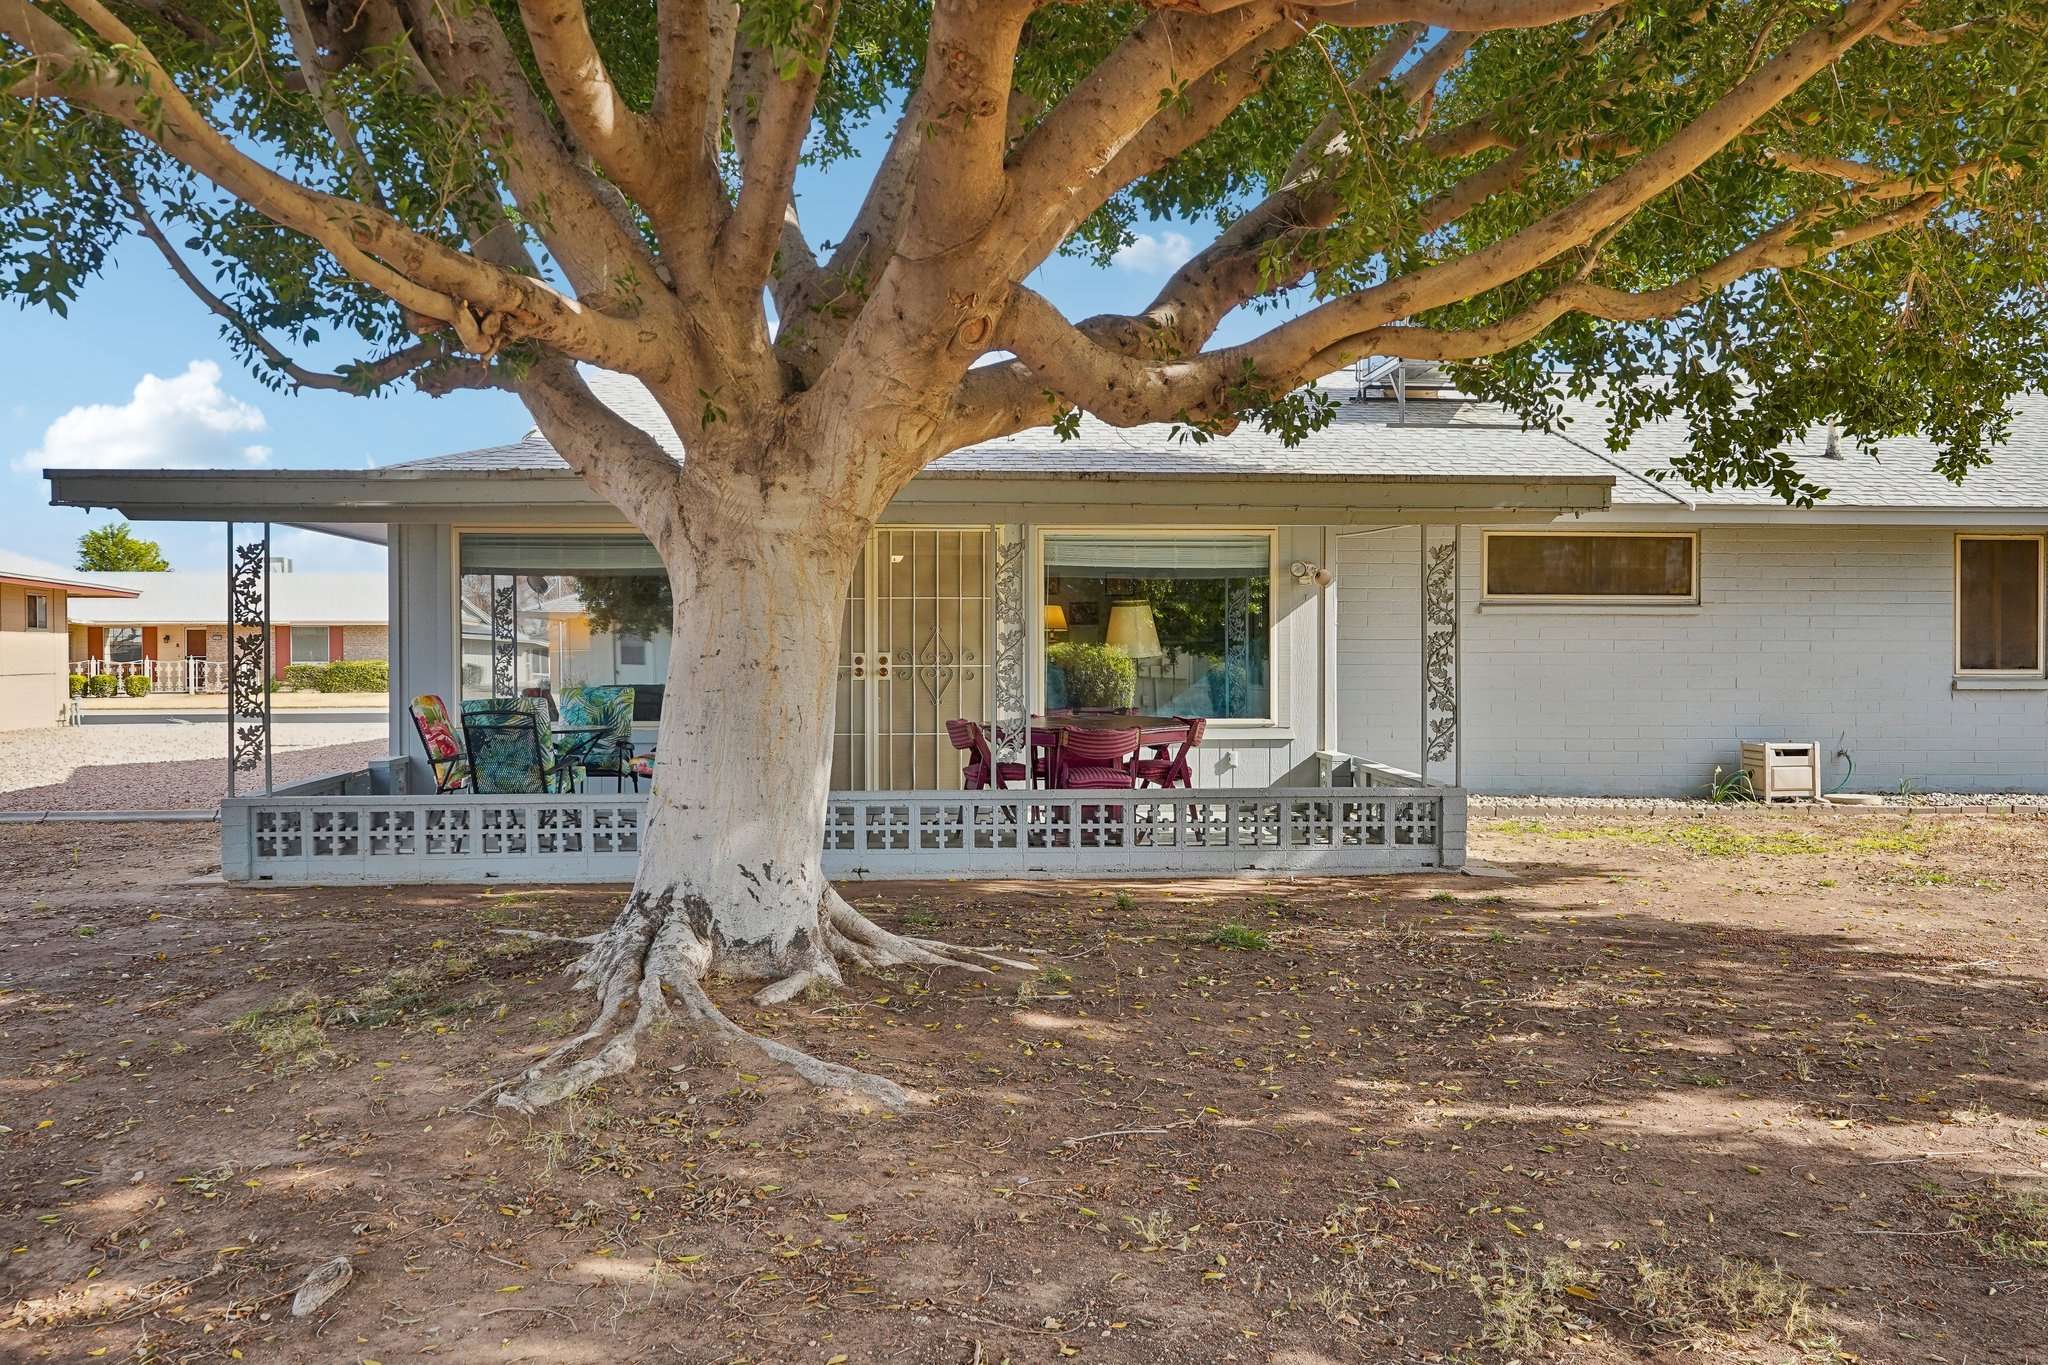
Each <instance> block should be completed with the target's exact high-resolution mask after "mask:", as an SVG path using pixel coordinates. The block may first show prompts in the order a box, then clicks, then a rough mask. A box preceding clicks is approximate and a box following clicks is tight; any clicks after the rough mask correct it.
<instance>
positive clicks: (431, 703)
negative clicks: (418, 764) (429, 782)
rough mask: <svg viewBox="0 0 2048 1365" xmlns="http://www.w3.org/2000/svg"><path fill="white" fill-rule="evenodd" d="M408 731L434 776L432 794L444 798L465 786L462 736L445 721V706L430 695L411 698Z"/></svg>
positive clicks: (467, 770)
mask: <svg viewBox="0 0 2048 1365" xmlns="http://www.w3.org/2000/svg"><path fill="white" fill-rule="evenodd" d="M407 709H408V710H409V711H411V712H412V728H413V729H414V730H416V731H418V732H419V737H420V747H421V748H423V749H425V750H426V751H427V766H428V767H429V768H431V769H432V770H433V773H434V794H435V795H436V796H445V795H447V794H448V793H449V792H457V791H461V790H462V789H463V788H464V787H466V786H468V785H469V759H468V758H467V757H465V756H464V754H463V752H462V737H461V734H460V732H459V731H457V730H456V728H455V722H454V721H452V720H450V719H449V718H448V703H447V702H445V701H442V700H441V699H440V698H439V697H437V696H435V695H434V694H433V693H431V692H425V693H421V694H420V695H419V696H417V697H414V698H413V699H412V705H411V706H410V707H408V708H407Z"/></svg>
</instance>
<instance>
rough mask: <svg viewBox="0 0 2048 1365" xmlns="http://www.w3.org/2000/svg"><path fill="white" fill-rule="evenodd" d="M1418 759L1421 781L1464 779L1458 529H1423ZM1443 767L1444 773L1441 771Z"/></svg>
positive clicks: (1456, 780) (1434, 527)
mask: <svg viewBox="0 0 2048 1365" xmlns="http://www.w3.org/2000/svg"><path fill="white" fill-rule="evenodd" d="M1421 574H1422V762H1421V764H1420V766H1419V767H1418V768H1417V771H1418V772H1419V773H1421V774H1422V777H1423V779H1424V780H1425V781H1430V782H1442V781H1448V782H1449V783H1450V784H1451V785H1452V786H1457V785H1458V784H1459V783H1460V781H1461V780H1462V779H1463V776H1464V772H1463V768H1464V762H1463V758H1464V756H1463V752H1462V746H1461V745H1460V744H1459V739H1458V528H1457V527H1455V526H1425V527H1423V528H1422V562H1421ZM1446 766H1448V768H1449V771H1448V772H1446V771H1444V769H1445V767H1446Z"/></svg>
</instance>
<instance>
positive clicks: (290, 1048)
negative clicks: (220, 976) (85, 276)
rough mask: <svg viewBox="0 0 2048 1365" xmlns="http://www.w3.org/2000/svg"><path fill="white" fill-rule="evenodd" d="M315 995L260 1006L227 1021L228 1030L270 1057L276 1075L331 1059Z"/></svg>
mask: <svg viewBox="0 0 2048 1365" xmlns="http://www.w3.org/2000/svg"><path fill="white" fill-rule="evenodd" d="M320 1019H321V1005H320V999H319V997H318V996H313V995H307V994H303V993H301V994H298V995H292V996H287V997H285V998H284V999H282V1000H277V1001H274V1002H272V1003H271V1004H268V1005H264V1006H260V1007H259V1008H256V1009H253V1010H250V1011H249V1012H248V1013H246V1014H243V1015H241V1016H240V1017H238V1018H236V1019H233V1020H231V1021H229V1023H228V1032H229V1033H233V1034H237V1035H239V1036H241V1037H244V1038H247V1039H248V1040H249V1041H250V1042H252V1043H254V1044H255V1045H256V1050H257V1051H258V1052H260V1053H262V1054H263V1055H264V1056H265V1057H268V1058H270V1060H271V1062H272V1064H273V1065H274V1067H275V1068H276V1070H277V1071H278V1073H279V1074H283V1073H285V1072H288V1071H304V1070H307V1069H308V1068H311V1067H314V1066H318V1065H319V1064H320V1063H321V1062H323V1061H331V1060H333V1058H334V1055H335V1053H334V1049H333V1048H331V1047H329V1046H328V1045H327V1030H326V1029H325V1028H323V1027H322V1026H321V1022H320Z"/></svg>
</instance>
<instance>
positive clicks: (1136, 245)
mask: <svg viewBox="0 0 2048 1365" xmlns="http://www.w3.org/2000/svg"><path fill="white" fill-rule="evenodd" d="M1194 254H1195V244H1194V243H1193V242H1191V241H1189V240H1188V236H1187V234H1186V233H1184V232H1173V231H1171V230H1169V231H1166V232H1162V233H1160V234H1159V235H1158V236H1156V237H1155V236H1153V235H1152V234H1151V233H1149V232H1141V233H1139V234H1138V236H1137V239H1136V240H1135V241H1133V242H1131V243H1130V244H1129V245H1128V246H1126V247H1124V248H1122V249H1121V250H1119V251H1118V252H1117V253H1116V255H1114V256H1112V257H1110V258H1109V263H1110V264H1111V265H1113V266H1115V267H1116V268H1117V269H1119V270H1135V271H1137V272H1138V273H1139V274H1140V275H1163V274H1165V273H1166V272H1167V271H1169V270H1178V269H1179V268H1180V267H1181V266H1183V265H1186V264H1187V261H1188V258H1189V257H1190V256H1193V255H1194Z"/></svg>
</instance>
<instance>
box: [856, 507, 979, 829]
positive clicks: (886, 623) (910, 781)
mask: <svg viewBox="0 0 2048 1365" xmlns="http://www.w3.org/2000/svg"><path fill="white" fill-rule="evenodd" d="M992 612H993V604H992V602H991V583H990V567H989V533H988V532H987V531H986V530H983V529H979V528H974V529H967V530H943V529H925V528H919V527H890V528H886V529H883V530H879V531H877V532H875V534H874V537H873V539H872V540H871V541H870V542H869V544H868V549H867V552H866V554H865V555H864V556H863V558H862V562H861V565H860V567H859V568H858V569H857V570H856V571H855V573H854V583H853V590H852V591H851V592H850V593H848V595H847V603H846V613H845V616H844V618H843V623H842V629H841V635H840V642H839V679H838V695H837V702H838V708H839V710H838V716H837V718H836V720H835V722H834V726H833V737H832V785H833V786H834V787H835V788H839V789H841V790H859V789H863V788H864V789H867V790H870V791H912V790H931V789H934V788H937V789H941V790H957V789H958V788H959V786H960V766H961V763H962V761H963V760H964V758H965V757H966V756H965V755H964V754H962V753H960V752H959V751H958V750H956V749H954V747H953V743H952V741H951V740H950V739H949V738H948V737H947V735H946V722H947V721H949V720H952V719H954V718H956V717H965V718H967V719H969V720H974V721H979V722H981V723H982V724H983V725H986V724H987V723H988V718H989V706H990V688H991V685H992V679H991V677H990V652H991V651H990V643H989V642H990V630H991V623H992V621H993V619H994V618H993V614H992Z"/></svg>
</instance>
